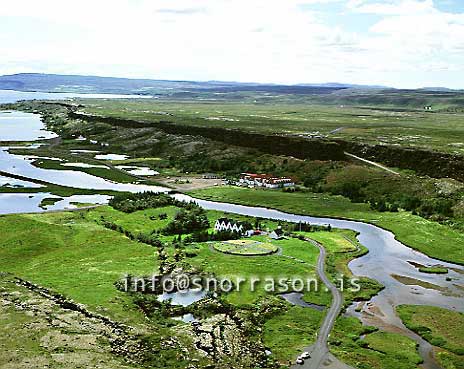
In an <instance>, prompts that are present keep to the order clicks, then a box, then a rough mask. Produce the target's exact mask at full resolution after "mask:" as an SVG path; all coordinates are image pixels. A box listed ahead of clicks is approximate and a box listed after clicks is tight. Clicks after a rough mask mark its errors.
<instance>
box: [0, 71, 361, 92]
mask: <svg viewBox="0 0 464 369" xmlns="http://www.w3.org/2000/svg"><path fill="white" fill-rule="evenodd" d="M354 86H357V85H346V84H341V83H327V84H299V85H278V84H261V83H241V82H221V81H207V82H195V81H171V80H156V79H130V78H115V77H97V76H78V75H59V74H41V73H19V74H13V75H5V76H0V89H4V90H5V89H6V90H18V91H41V92H79V93H124V94H143V95H157V94H160V95H166V94H168V95H173V94H181V95H182V94H185V93H187V94H189V93H194V94H195V93H199V92H211V93H236V92H264V93H277V94H298V95H306V94H327V93H330V92H333V91H336V90H340V89H345V88H349V87H354ZM357 87H359V86H357ZM362 87H365V88H368V87H369V86H362Z"/></svg>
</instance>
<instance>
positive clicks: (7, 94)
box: [0, 90, 151, 104]
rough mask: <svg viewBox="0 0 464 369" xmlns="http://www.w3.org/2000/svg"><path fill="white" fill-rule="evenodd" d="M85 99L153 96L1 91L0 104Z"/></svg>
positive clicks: (147, 97)
mask: <svg viewBox="0 0 464 369" xmlns="http://www.w3.org/2000/svg"><path fill="white" fill-rule="evenodd" d="M74 98H83V99H149V98H151V96H142V95H114V94H75V93H64V92H57V93H50V92H24V91H14V90H0V104H10V103H14V102H17V101H19V100H69V99H74Z"/></svg>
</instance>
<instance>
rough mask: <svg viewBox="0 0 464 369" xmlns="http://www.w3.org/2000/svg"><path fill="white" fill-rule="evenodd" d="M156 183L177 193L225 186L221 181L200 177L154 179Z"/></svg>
mask: <svg viewBox="0 0 464 369" xmlns="http://www.w3.org/2000/svg"><path fill="white" fill-rule="evenodd" d="M156 181H157V182H159V183H161V184H164V185H166V186H169V187H171V188H174V189H175V190H177V191H193V190H201V189H204V188H210V187H215V186H223V185H225V181H224V180H223V179H206V178H202V177H189V176H185V177H164V178H163V177H156Z"/></svg>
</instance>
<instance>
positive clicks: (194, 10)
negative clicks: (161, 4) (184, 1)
mask: <svg viewBox="0 0 464 369" xmlns="http://www.w3.org/2000/svg"><path fill="white" fill-rule="evenodd" d="M157 12H158V13H165V14H175V15H190V14H198V13H206V9H205V8H187V9H166V8H165V9H158V10H157Z"/></svg>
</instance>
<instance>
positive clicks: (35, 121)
mask: <svg viewBox="0 0 464 369" xmlns="http://www.w3.org/2000/svg"><path fill="white" fill-rule="evenodd" d="M39 137H41V138H46V139H48V138H53V137H57V135H56V134H55V133H53V132H49V131H46V130H44V126H43V123H42V121H41V120H40V115H38V114H31V113H22V112H19V111H5V110H4V111H0V141H33V140H37V139H38V138H39Z"/></svg>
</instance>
